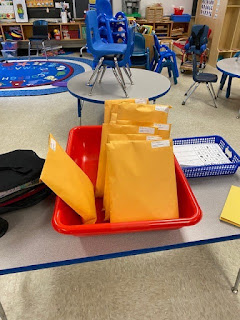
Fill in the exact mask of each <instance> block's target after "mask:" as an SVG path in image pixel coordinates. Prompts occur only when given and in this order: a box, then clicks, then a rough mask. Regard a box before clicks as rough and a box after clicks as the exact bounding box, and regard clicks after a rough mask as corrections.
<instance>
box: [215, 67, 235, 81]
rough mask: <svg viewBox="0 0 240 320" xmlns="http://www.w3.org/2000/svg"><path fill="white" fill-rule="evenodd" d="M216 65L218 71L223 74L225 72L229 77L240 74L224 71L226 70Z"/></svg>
mask: <svg viewBox="0 0 240 320" xmlns="http://www.w3.org/2000/svg"><path fill="white" fill-rule="evenodd" d="M216 67H217V69H218V70H219V71H221V72H222V73H224V74H226V75H228V76H230V77H233V78H240V75H236V74H233V73H230V72H226V71H224V70H223V69H221V68H220V67H218V65H216Z"/></svg>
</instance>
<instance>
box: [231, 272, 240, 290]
mask: <svg viewBox="0 0 240 320" xmlns="http://www.w3.org/2000/svg"><path fill="white" fill-rule="evenodd" d="M239 284H240V269H239V271H238V275H237V279H236V282H235V284H234V286H233V287H232V292H233V293H238V287H239Z"/></svg>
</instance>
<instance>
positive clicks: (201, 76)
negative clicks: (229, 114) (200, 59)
mask: <svg viewBox="0 0 240 320" xmlns="http://www.w3.org/2000/svg"><path fill="white" fill-rule="evenodd" d="M194 50H195V49H194V46H193V47H192V53H193V54H192V57H193V81H194V83H193V84H192V85H191V87H190V88H189V89H188V91H187V92H186V93H185V96H186V98H185V99H184V100H183V102H182V105H185V103H186V101H187V100H188V98H189V97H190V96H191V95H192V94H193V93H194V91H195V90H196V89H197V88H198V87H199V85H200V84H201V83H205V84H206V86H207V88H208V91H209V93H210V95H211V97H212V100H213V103H214V107H215V108H217V105H216V101H215V100H216V98H217V97H216V95H215V92H214V89H213V85H212V83H216V82H217V80H218V76H217V75H216V74H214V73H199V72H198V67H197V58H196V54H195V52H194Z"/></svg>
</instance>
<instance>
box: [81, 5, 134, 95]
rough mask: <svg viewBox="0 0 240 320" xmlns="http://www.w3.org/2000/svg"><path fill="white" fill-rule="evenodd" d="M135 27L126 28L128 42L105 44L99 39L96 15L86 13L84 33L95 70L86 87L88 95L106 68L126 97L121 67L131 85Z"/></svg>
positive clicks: (89, 12) (90, 12) (92, 12)
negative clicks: (88, 88)
mask: <svg viewBox="0 0 240 320" xmlns="http://www.w3.org/2000/svg"><path fill="white" fill-rule="evenodd" d="M134 29H135V26H132V27H129V28H128V42H127V44H124V43H105V42H103V40H102V39H101V37H100V32H99V28H98V22H97V13H96V12H95V11H88V12H87V14H86V33H87V47H88V51H89V52H90V53H91V54H92V55H93V57H94V64H95V66H96V67H95V70H94V71H93V74H92V76H91V77H90V79H89V81H88V83H87V85H89V86H91V87H92V88H91V91H90V93H89V95H91V94H92V92H93V89H94V86H95V85H96V83H97V82H98V80H99V82H101V81H102V79H103V76H104V74H105V71H106V69H107V68H108V67H110V68H112V70H113V73H114V75H115V77H116V79H117V81H118V82H119V84H120V85H121V87H122V89H123V91H124V93H125V96H126V97H128V94H127V91H126V84H125V80H124V78H123V74H122V71H121V69H120V68H121V67H122V68H123V70H124V72H125V73H126V75H127V77H128V78H129V80H130V82H131V84H133V82H132V74H131V71H130V68H129V62H130V56H131V54H132V51H133V46H134V35H135V32H134Z"/></svg>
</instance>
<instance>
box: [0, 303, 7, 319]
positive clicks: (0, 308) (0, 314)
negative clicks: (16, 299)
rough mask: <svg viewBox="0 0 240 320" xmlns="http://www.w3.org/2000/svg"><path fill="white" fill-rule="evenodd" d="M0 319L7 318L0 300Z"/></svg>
mask: <svg viewBox="0 0 240 320" xmlns="http://www.w3.org/2000/svg"><path fill="white" fill-rule="evenodd" d="M0 319H1V320H7V316H6V314H5V312H4V309H3V306H2V304H1V301H0Z"/></svg>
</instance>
